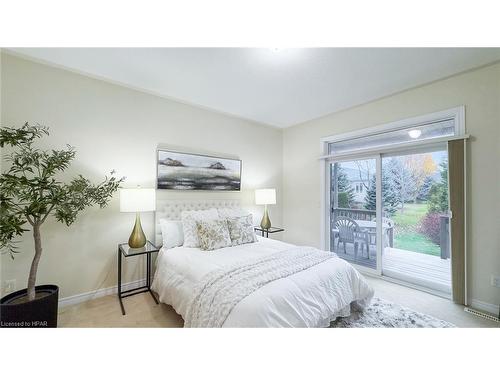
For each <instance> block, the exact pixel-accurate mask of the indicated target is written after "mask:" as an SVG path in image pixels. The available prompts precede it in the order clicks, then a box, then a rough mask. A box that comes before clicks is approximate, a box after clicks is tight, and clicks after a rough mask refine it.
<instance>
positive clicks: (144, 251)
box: [118, 241, 160, 315]
mask: <svg viewBox="0 0 500 375" xmlns="http://www.w3.org/2000/svg"><path fill="white" fill-rule="evenodd" d="M159 250H160V249H159V248H158V247H156V246H155V245H153V244H152V243H151V242H149V241H147V242H146V245H145V246H144V247H140V248H137V249H134V248H131V247H130V246H129V245H128V244H127V243H122V244H119V245H118V300H119V301H120V307H121V308H122V315H125V308H124V307H123V302H122V299H123V298H125V297H130V296H133V295H135V294H139V293H145V292H149V293H150V294H151V296H152V297H153V299H154V301H155V302H156V304H158V300H157V299H156V296H155V295H154V294H153V292H152V291H151V268H152V267H151V263H152V254H153V253H157V252H158V251H159ZM139 255H146V285H144V286H140V287H137V288H133V289H129V290H125V291H122V258H123V257H125V258H128V257H134V256H139Z"/></svg>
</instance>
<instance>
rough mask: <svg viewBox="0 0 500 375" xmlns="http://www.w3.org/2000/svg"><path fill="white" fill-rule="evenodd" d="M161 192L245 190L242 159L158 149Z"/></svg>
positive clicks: (158, 182) (158, 177) (159, 187)
mask: <svg viewBox="0 0 500 375" xmlns="http://www.w3.org/2000/svg"><path fill="white" fill-rule="evenodd" d="M157 164H158V172H157V186H158V189H171V190H229V191H239V190H240V188H241V160H236V159H225V158H219V157H214V156H206V155H197V154H187V153H182V152H174V151H166V150H158V163H157Z"/></svg>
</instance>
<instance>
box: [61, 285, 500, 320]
mask: <svg viewBox="0 0 500 375" xmlns="http://www.w3.org/2000/svg"><path fill="white" fill-rule="evenodd" d="M367 279H368V281H369V282H370V284H371V285H372V286H373V287H374V288H375V295H376V296H377V297H380V298H383V299H386V300H389V301H391V302H394V303H397V304H400V305H402V306H405V307H408V308H410V309H413V310H415V311H418V312H421V313H423V314H428V315H431V316H433V317H436V318H438V319H442V320H445V321H448V322H450V323H452V324H454V325H456V326H458V327H500V325H499V324H498V323H495V322H492V321H489V320H486V319H482V318H478V317H475V316H473V315H470V314H468V313H466V312H464V311H463V307H462V306H459V305H455V304H453V303H452V302H451V301H449V300H447V299H444V298H441V297H437V296H434V295H431V294H428V293H425V292H421V291H419V290H415V289H411V288H407V287H405V286H401V285H398V284H394V283H390V282H387V281H384V280H381V279H377V278H373V277H367ZM123 304H124V306H125V309H126V313H127V314H126V315H125V316H123V315H122V313H121V310H120V304H119V303H118V298H117V297H116V296H106V297H102V298H98V299H95V300H92V301H88V302H84V303H82V304H79V305H74V306H68V307H64V308H62V309H60V311H59V327H182V326H183V320H182V318H181V317H180V316H179V315H177V314H176V312H175V311H174V309H173V308H172V307H170V306H167V305H165V304H159V305H156V304H155V302H154V301H153V299H152V298H151V295H149V293H142V294H137V295H135V296H132V297H128V298H125V299H124V300H123Z"/></svg>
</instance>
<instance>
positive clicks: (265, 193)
mask: <svg viewBox="0 0 500 375" xmlns="http://www.w3.org/2000/svg"><path fill="white" fill-rule="evenodd" d="M255 204H276V190H275V189H257V190H255Z"/></svg>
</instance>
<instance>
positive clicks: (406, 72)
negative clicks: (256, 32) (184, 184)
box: [10, 48, 500, 127]
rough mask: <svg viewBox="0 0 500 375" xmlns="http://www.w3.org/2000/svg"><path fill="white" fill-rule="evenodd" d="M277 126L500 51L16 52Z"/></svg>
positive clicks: (362, 100) (453, 69) (436, 76)
mask: <svg viewBox="0 0 500 375" xmlns="http://www.w3.org/2000/svg"><path fill="white" fill-rule="evenodd" d="M10 50H11V51H14V52H15V53H18V54H21V55H26V56H29V57H32V58H35V59H37V60H42V61H46V62H49V63H52V64H57V65H60V66H63V67H67V68H70V69H72V70H76V71H79V72H82V73H86V74H89V75H92V76H96V77H101V78H104V79H107V80H111V81H114V82H117V83H121V84H125V85H127V86H131V87H135V88H138V89H142V90H145V91H148V92H152V93H156V94H158V95H161V96H166V97H170V98H172V99H176V100H179V101H182V102H187V103H191V104H195V105H199V106H203V107H207V108H210V109H214V110H217V111H221V112H224V113H229V114H233V115H236V116H238V117H242V118H246V119H251V120H254V121H258V122H262V123H265V124H269V125H274V126H278V127H287V126H291V125H295V124H298V123H301V122H304V121H307V120H311V119H313V118H317V117H321V116H324V115H326V114H329V113H332V112H336V111H339V110H342V109H346V108H349V107H352V106H355V105H358V104H362V103H366V102H368V101H371V100H374V99H377V98H381V97H384V96H387V95H390V94H393V93H396V92H399V91H402V90H405V89H408V88H412V87H415V86H419V85H422V84H424V83H428V82H431V81H435V80H437V79H441V78H444V77H447V76H450V75H453V74H456V73H459V72H462V71H465V70H468V69H471V68H474V67H478V66H481V65H484V64H488V63H490V62H493V61H496V60H500V48H491V49H488V48H475V49H474V48H392V49H391V48H309V49H308V48H301V49H270V48H38V49H37V48H13V49H10Z"/></svg>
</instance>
